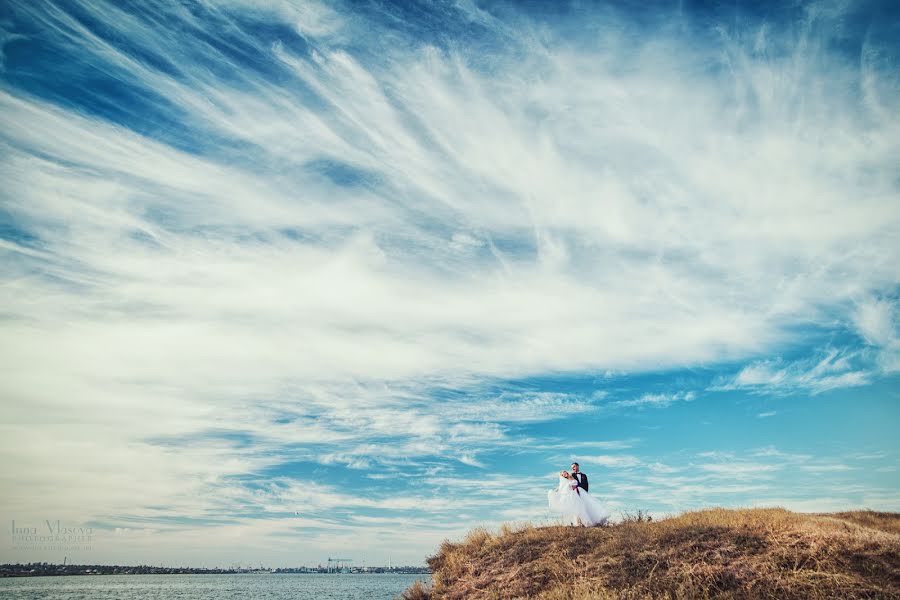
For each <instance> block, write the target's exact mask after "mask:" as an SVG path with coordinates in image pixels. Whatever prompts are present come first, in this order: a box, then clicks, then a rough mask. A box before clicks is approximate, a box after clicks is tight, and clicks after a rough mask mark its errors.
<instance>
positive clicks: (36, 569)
mask: <svg viewBox="0 0 900 600" xmlns="http://www.w3.org/2000/svg"><path fill="white" fill-rule="evenodd" d="M241 574H266V575H296V574H316V575H431V569H429V568H428V567H413V566H403V567H368V568H363V569H359V568H357V569H353V570H350V571H344V572H335V571H334V569H332V570H331V571H328V570H327V568H326V567H321V568H319V567H293V568H275V569H217V568H213V569H203V568H194V567H151V566H148V565H139V566H124V565H59V564H49V563H22V564H20V563H16V564H4V565H0V577H60V576H69V575H84V576H90V575H241Z"/></svg>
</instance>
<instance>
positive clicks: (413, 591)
mask: <svg viewBox="0 0 900 600" xmlns="http://www.w3.org/2000/svg"><path fill="white" fill-rule="evenodd" d="M430 598H431V590H429V589H428V586H427V585H425V584H424V583H422V582H421V581H418V580H416V582H415V583H413V584H412V585H411V586H409V587H408V588H406V590H404V591H403V593H402V594H400V599H399V600H430Z"/></svg>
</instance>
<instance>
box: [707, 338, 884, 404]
mask: <svg viewBox="0 0 900 600" xmlns="http://www.w3.org/2000/svg"><path fill="white" fill-rule="evenodd" d="M860 360H861V353H860V352H859V351H846V350H839V349H836V348H831V349H828V350H827V351H826V352H824V353H822V354H820V355H818V356H813V357H811V358H808V359H801V360H796V361H793V362H788V361H785V360H783V359H781V358H773V359H764V360H759V361H755V362H753V363H751V364H749V365H747V366H746V367H744V368H743V369H741V371H740V372H739V373H738V374H737V375H736V376H734V377H733V378H720V379H719V381H718V382H717V383H714V384H713V385H712V386H711V387H710V388H709V389H710V390H735V389H748V390H751V391H756V392H760V393H767V394H779V393H790V392H795V391H798V390H802V391H808V392H811V393H812V394H820V393H823V392H827V391H829V390H833V389H840V388H846V387H858V386H862V385H867V384H868V383H870V382H871V381H872V379H873V376H874V373H873V372H872V370H871V368H870V367H860V366H859V363H860Z"/></svg>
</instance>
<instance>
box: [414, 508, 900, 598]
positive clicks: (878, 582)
mask: <svg viewBox="0 0 900 600" xmlns="http://www.w3.org/2000/svg"><path fill="white" fill-rule="evenodd" d="M428 563H429V565H430V566H431V568H432V570H433V572H434V574H433V582H434V583H433V589H431V590H428V591H426V590H424V589H421V588H419V589H415V590H414V589H411V590H408V591H407V592H406V594H405V597H407V598H431V600H457V599H463V598H465V599H470V600H477V599H480V598H485V599H488V598H489V599H495V598H503V599H506V598H539V599H543V600H564V599H573V600H574V599H578V600H600V599H612V598H616V599H619V598H625V599H628V598H633V599H638V598H640V599H644V598H787V599H792V598H797V599H800V598H803V599H810V598H812V599H814V598H900V514H896V513H877V512H873V511H860V512H852V513H835V514H818V515H812V514H800V513H792V512H789V511H786V510H782V509H747V510H726V509H712V510H704V511H698V512H689V513H685V514H682V515H680V516H678V517H673V518H670V519H665V520H661V521H658V522H646V521H637V522H635V521H632V522H626V523H622V524H619V525H612V526H607V527H595V528H590V529H586V528H575V527H527V528H522V529H518V530H509V529H508V528H502V529H501V532H500V533H499V534H493V535H492V534H491V533H489V532H487V531H485V530H476V531H473V532H471V533H470V534H469V535H468V536H467V537H466V539H465V540H463V541H462V542H460V543H450V542H444V543H443V544H442V545H441V547H440V549H439V551H438V553H437V554H436V555H435V556H433V557H430V558H429V559H428Z"/></svg>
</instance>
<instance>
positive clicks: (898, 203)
mask: <svg viewBox="0 0 900 600" xmlns="http://www.w3.org/2000/svg"><path fill="white" fill-rule="evenodd" d="M898 23H900V7H898V6H897V4H896V3H890V2H867V1H864V2H854V3H840V2H831V1H825V0H823V1H818V2H803V3H795V2H727V3H725V2H721V3H718V2H691V1H680V2H649V3H635V4H632V3H620V2H596V3H594V2H485V1H480V0H458V1H449V0H447V1H440V0H436V1H434V2H426V1H424V0H423V1H417V2H375V1H368V0H360V1H346V2H344V1H338V2H319V1H291V0H258V1H252V0H229V1H227V2H211V3H204V2H193V1H185V2H177V3H173V2H166V1H163V0H147V1H142V2H131V1H128V2H112V1H110V0H72V1H68V2H57V1H51V0H27V1H26V0H11V1H10V2H4V3H3V4H2V6H0V33H2V36H0V80H2V87H0V143H2V146H3V148H2V158H0V169H2V172H0V180H2V181H3V184H2V186H0V194H2V204H0V253H2V263H0V264H2V274H3V303H2V321H0V339H2V340H3V342H2V351H0V352H2V354H0V358H2V361H0V365H2V367H0V398H2V409H3V414H4V418H3V425H2V431H3V436H2V438H0V478H2V494H0V515H2V516H3V518H4V519H5V521H4V522H5V524H6V526H5V529H6V530H7V531H8V533H6V534H4V537H3V538H2V540H0V541H2V545H0V548H2V549H0V563H15V562H32V561H48V562H61V561H62V560H63V557H64V556H68V560H69V561H70V562H72V561H74V562H77V563H90V564H144V563H146V564H159V563H160V562H163V561H165V562H166V563H175V564H183V565H190V566H194V567H211V566H214V565H220V566H221V565H228V564H233V563H235V562H250V561H253V562H262V563H264V564H271V565H284V566H289V565H292V564H298V565H302V564H316V561H318V560H321V558H323V557H329V556H331V557H336V556H338V557H340V556H347V557H351V558H354V559H356V558H358V559H365V560H366V561H367V562H369V561H371V563H372V564H376V563H381V564H386V563H387V562H388V560H389V559H390V560H392V561H393V562H394V563H403V564H407V565H420V564H423V563H424V560H425V557H426V556H428V555H430V554H433V553H434V552H436V550H437V548H438V546H439V545H440V543H441V542H442V541H443V540H444V539H458V538H460V537H461V536H463V535H465V533H466V532H467V531H469V530H470V529H471V528H473V527H478V526H485V527H489V528H496V527H498V526H499V525H500V524H501V523H503V522H519V521H533V522H535V523H545V522H550V521H552V519H554V518H555V516H554V515H552V514H551V513H550V512H549V511H548V509H547V496H546V492H547V490H548V489H550V488H551V487H553V486H555V485H556V480H557V473H558V472H559V470H560V469H564V468H568V466H569V464H570V463H571V461H573V460H577V461H578V462H579V463H580V464H581V468H582V470H583V471H584V472H585V473H587V475H588V476H589V477H590V482H591V484H590V486H591V487H590V492H591V493H592V494H594V495H596V496H597V497H598V498H600V499H601V500H602V501H603V502H604V503H605V504H607V505H608V506H609V507H610V508H611V510H612V511H613V518H614V519H615V518H617V517H618V516H620V515H621V514H622V512H623V511H636V510H638V509H640V510H644V511H649V512H650V513H651V514H652V515H654V516H660V517H661V516H664V515H667V514H674V513H678V512H680V511H683V510H689V509H697V508H702V507H708V506H714V505H715V506H728V507H738V506H742V507H744V506H747V507H749V506H784V507H786V508H788V509H791V510H799V511H838V510H845V509H859V508H872V509H876V510H887V511H897V510H900V473H898V471H897V464H898V458H900V447H898V441H897V434H896V428H897V423H898V422H900V178H898V170H897V156H900V120H898V119H897V111H896V107H897V106H900V69H898V56H900V45H898V40H900V35H898V33H900V32H898V30H897V28H898V25H897V24H898ZM13 521H15V523H16V527H23V528H35V529H36V530H37V531H39V532H40V534H41V535H44V532H45V530H46V529H49V532H48V533H47V535H50V536H67V535H76V534H77V531H76V530H77V529H78V528H82V529H87V528H89V529H90V530H91V534H90V535H91V542H90V546H89V548H87V549H79V550H77V551H75V552H74V553H69V552H68V551H67V550H66V548H67V547H69V548H71V547H73V546H72V545H77V544H76V542H75V541H74V540H69V538H65V537H63V538H61V541H59V540H56V541H54V540H55V538H54V540H50V539H48V540H45V541H41V542H36V543H34V544H31V545H27V544H26V545H19V546H16V544H15V543H14V542H15V540H14V539H13V537H14V535H15V532H14V531H12V529H11V524H12V522H13ZM57 523H58V527H57V532H56V533H54V532H53V524H57ZM70 530H71V531H70ZM73 531H75V533H73ZM70 543H71V544H72V545H69V546H66V544H70Z"/></svg>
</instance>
